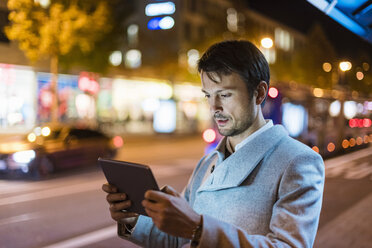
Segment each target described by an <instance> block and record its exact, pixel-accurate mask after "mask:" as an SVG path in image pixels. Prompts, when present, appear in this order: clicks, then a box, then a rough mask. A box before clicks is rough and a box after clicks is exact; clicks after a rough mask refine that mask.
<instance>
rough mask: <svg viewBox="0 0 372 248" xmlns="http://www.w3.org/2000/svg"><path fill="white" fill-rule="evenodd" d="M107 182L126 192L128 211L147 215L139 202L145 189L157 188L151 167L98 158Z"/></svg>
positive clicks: (121, 191)
mask: <svg viewBox="0 0 372 248" xmlns="http://www.w3.org/2000/svg"><path fill="white" fill-rule="evenodd" d="M98 163H99V165H100V166H101V168H102V170H103V173H104V174H105V177H106V179H107V182H108V183H109V184H111V185H114V186H116V187H117V188H118V191H119V192H120V193H125V194H127V197H128V199H129V200H131V201H132V205H131V207H130V208H128V209H127V211H128V212H134V213H137V214H142V215H147V214H146V212H145V209H144V208H143V206H142V204H141V202H142V200H143V199H144V195H145V192H146V191H147V190H159V187H158V184H157V183H156V180H155V178H154V176H153V174H152V172H151V169H150V168H149V167H148V166H146V165H142V164H137V163H131V162H126V161H117V160H110V159H102V158H99V159H98Z"/></svg>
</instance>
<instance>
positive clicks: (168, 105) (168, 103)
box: [153, 100, 177, 133]
mask: <svg viewBox="0 0 372 248" xmlns="http://www.w3.org/2000/svg"><path fill="white" fill-rule="evenodd" d="M176 115H177V110H176V103H175V102H174V101H173V100H165V101H164V100H163V101H160V106H159V108H158V110H157V111H156V112H155V113H154V123H153V127H154V130H155V131H156V132H158V133H172V132H174V131H175V130H176Z"/></svg>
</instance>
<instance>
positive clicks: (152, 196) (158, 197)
mask: <svg viewBox="0 0 372 248" xmlns="http://www.w3.org/2000/svg"><path fill="white" fill-rule="evenodd" d="M168 198H169V196H168V195H167V194H166V193H163V192H160V191H157V190H147V191H146V193H145V199H147V200H151V201H154V202H161V201H163V200H167V199H168Z"/></svg>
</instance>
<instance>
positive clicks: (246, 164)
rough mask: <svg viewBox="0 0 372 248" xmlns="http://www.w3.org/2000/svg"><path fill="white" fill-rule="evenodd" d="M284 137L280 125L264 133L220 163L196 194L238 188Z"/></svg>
mask: <svg viewBox="0 0 372 248" xmlns="http://www.w3.org/2000/svg"><path fill="white" fill-rule="evenodd" d="M285 136H288V133H287V131H286V130H285V129H284V127H283V126H281V125H275V126H273V127H272V128H270V129H268V130H266V131H264V132H263V133H261V134H260V135H258V136H257V137H255V139H253V140H252V141H251V142H249V143H247V144H246V145H244V146H243V147H241V148H240V149H239V150H237V151H236V152H234V153H233V154H231V155H230V156H229V157H228V158H227V159H225V160H224V161H223V162H222V163H220V164H219V165H218V166H217V167H216V169H215V170H214V172H213V173H212V174H211V175H210V176H209V177H208V178H207V180H206V181H205V182H204V183H203V184H202V185H201V187H200V188H199V189H198V190H197V192H200V191H215V190H220V189H224V188H231V187H237V186H239V185H240V184H241V183H242V182H243V181H244V180H245V179H246V178H247V177H248V176H249V174H250V173H251V172H252V171H253V170H254V168H255V167H256V166H257V165H258V164H259V162H260V161H261V160H262V159H263V158H264V156H265V155H267V153H268V152H269V151H270V150H271V149H272V148H273V147H274V146H276V145H277V143H278V142H279V141H280V140H281V139H282V138H283V137H285Z"/></svg>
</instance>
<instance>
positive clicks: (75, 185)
mask: <svg viewBox="0 0 372 248" xmlns="http://www.w3.org/2000/svg"><path fill="white" fill-rule="evenodd" d="M204 146H205V143H204V142H203V141H202V139H201V138H200V137H196V136H195V137H188V138H185V137H184V138H181V139H172V138H169V137H166V136H161V137H158V138H156V139H155V138H152V139H150V140H148V139H143V140H140V141H135V140H132V141H128V142H127V143H125V145H124V147H123V149H122V150H121V151H120V153H119V154H118V156H117V159H119V160H128V161H135V162H140V163H145V164H148V165H150V167H151V168H152V170H153V172H154V175H155V178H156V179H157V181H158V182H159V185H164V184H168V185H171V186H173V187H174V188H175V189H177V190H178V191H181V190H182V188H183V187H184V185H185V184H186V183H187V180H188V177H189V175H190V173H191V172H192V169H193V167H194V166H195V165H196V163H197V161H198V159H199V158H200V157H201V156H202V155H203V150H204ZM371 149H372V148H367V149H364V150H362V151H358V152H356V153H352V154H349V155H346V156H345V157H338V158H335V159H332V160H328V161H326V173H327V174H326V175H327V179H326V187H325V195H324V204H323V210H322V215H321V221H320V227H319V232H318V237H317V241H316V244H315V247H364V246H363V245H364V244H367V243H366V242H367V241H368V242H369V243H371V242H372V240H371V239H370V237H369V236H368V234H369V233H368V231H366V230H369V229H368V228H367V229H366V225H368V223H369V224H371V223H372V219H371V214H370V213H369V212H371V211H360V210H361V209H363V208H365V207H369V206H370V205H371V203H372V195H371V190H370V189H371V188H372V187H371V186H372V163H371V161H372V150H371ZM104 182H105V179H104V177H103V174H102V172H101V171H100V170H99V169H98V168H96V167H92V168H89V169H82V170H78V171H74V172H67V173H63V174H59V175H57V176H56V177H54V178H52V179H49V180H45V181H40V182H33V181H22V180H17V181H9V180H0V247H1V248H3V247H4V248H5V247H6V248H18V247H22V248H23V247H27V248H33V247H54V248H62V247H63V248H66V247H129V248H131V247H137V246H135V245H132V244H130V243H128V242H127V241H125V240H122V239H120V238H118V237H117V236H116V226H115V223H114V222H113V221H112V220H111V218H110V216H109V212H108V206H107V204H106V203H105V194H104V193H103V192H102V191H101V189H100V187H101V185H102V183H104ZM371 208H372V207H370V208H369V209H371ZM355 212H357V214H355ZM355 218H356V219H355ZM358 218H362V219H358ZM366 218H369V220H368V219H367V220H368V221H369V222H368V221H367V222H365V223H366V224H364V225H360V222H362V220H366ZM345 220H348V221H349V223H348V224H345ZM348 232H349V233H353V234H355V235H359V237H361V239H364V240H362V241H360V239H358V240H356V238H355V237H354V236H353V237H350V238H349V239H348V238H346V237H345V235H346V234H348ZM349 236H350V234H349ZM330 237H332V238H330ZM340 237H341V238H342V240H344V242H343V243H341V244H340V243H339V239H340ZM368 238H369V240H368ZM345 240H346V241H345ZM357 242H359V243H357ZM363 242H365V243H363ZM355 244H356V245H355ZM365 247H367V246H365Z"/></svg>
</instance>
